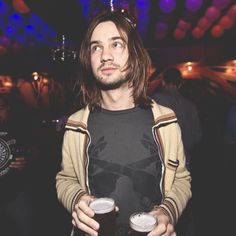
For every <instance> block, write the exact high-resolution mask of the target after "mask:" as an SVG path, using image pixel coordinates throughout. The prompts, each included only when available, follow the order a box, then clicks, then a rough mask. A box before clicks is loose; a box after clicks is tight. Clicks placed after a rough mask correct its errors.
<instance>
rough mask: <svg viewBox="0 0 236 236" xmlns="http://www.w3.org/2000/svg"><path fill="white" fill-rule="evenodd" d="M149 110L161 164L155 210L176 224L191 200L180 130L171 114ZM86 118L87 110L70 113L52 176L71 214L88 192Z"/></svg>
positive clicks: (155, 107)
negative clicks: (158, 202) (59, 159)
mask: <svg viewBox="0 0 236 236" xmlns="http://www.w3.org/2000/svg"><path fill="white" fill-rule="evenodd" d="M152 111H153V115H154V120H155V125H154V126H153V129H152V130H153V135H154V139H155V141H156V143H157V145H158V147H159V150H160V156H161V159H162V164H163V165H162V173H163V174H162V180H161V183H160V184H161V190H162V195H163V200H162V203H161V205H160V206H157V207H161V208H162V210H163V211H164V212H165V214H167V215H168V216H169V217H170V219H171V222H172V223H173V224H176V222H177V221H178V218H179V217H180V215H181V214H182V212H183V210H184V208H185V207H186V204H187V202H188V200H189V199H190V198H191V185H190V182H191V176H190V173H189V172H188V170H187V169H186V166H185V154H184V149H183V144H182V139H181V131H180V127H179V125H178V123H177V122H176V121H177V119H176V116H175V114H174V113H173V111H172V110H170V109H169V108H166V107H163V106H160V105H158V104H156V103H155V102H154V101H153V107H152ZM88 116H89V109H88V107H86V108H85V109H81V110H80V111H78V112H76V113H74V114H72V115H71V116H70V117H69V119H68V122H67V124H66V131H65V134H64V140H63V146H62V165H61V170H60V171H59V172H58V173H57V175H56V189H57V195H58V199H59V201H60V202H61V203H62V204H63V205H64V207H65V208H66V209H67V210H68V211H69V212H72V211H73V208H74V205H75V204H76V203H77V202H78V200H79V198H80V197H81V196H82V195H84V194H85V193H88V194H89V193H90V190H89V188H88V155H87V149H88V145H89V143H90V135H89V132H88V130H87V120H88ZM72 235H73V234H72Z"/></svg>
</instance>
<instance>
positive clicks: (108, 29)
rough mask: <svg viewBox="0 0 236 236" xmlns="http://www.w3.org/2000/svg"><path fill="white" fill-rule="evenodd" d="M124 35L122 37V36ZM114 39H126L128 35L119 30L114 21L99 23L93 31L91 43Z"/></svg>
mask: <svg viewBox="0 0 236 236" xmlns="http://www.w3.org/2000/svg"><path fill="white" fill-rule="evenodd" d="M121 34H122V35H121ZM114 37H121V38H124V37H126V34H125V33H124V32H123V31H121V33H120V32H119V30H118V29H117V27H116V25H115V24H114V23H113V22H112V21H105V22H101V23H99V24H98V25H97V26H96V27H95V28H94V30H93V33H92V36H91V41H97V40H98V41H103V40H106V39H112V38H114Z"/></svg>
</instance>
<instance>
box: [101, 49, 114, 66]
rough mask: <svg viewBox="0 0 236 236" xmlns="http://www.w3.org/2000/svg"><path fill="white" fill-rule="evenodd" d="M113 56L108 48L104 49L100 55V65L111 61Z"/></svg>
mask: <svg viewBox="0 0 236 236" xmlns="http://www.w3.org/2000/svg"><path fill="white" fill-rule="evenodd" d="M113 59H114V58H113V54H112V52H111V50H110V49H109V47H104V48H103V50H102V53H101V63H104V62H107V61H113Z"/></svg>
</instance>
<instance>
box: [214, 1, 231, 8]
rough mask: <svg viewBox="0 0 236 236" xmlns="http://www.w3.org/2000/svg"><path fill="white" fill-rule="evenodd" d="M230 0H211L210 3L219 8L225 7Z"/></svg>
mask: <svg viewBox="0 0 236 236" xmlns="http://www.w3.org/2000/svg"><path fill="white" fill-rule="evenodd" d="M230 2H231V1H230V0H213V1H212V5H213V6H216V7H218V8H220V9H223V8H225V7H227V6H228V5H229V4H230Z"/></svg>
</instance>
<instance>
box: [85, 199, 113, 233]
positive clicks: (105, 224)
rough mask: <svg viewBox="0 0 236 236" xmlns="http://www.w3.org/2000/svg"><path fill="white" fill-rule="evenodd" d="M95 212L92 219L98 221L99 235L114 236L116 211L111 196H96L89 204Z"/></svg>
mask: <svg viewBox="0 0 236 236" xmlns="http://www.w3.org/2000/svg"><path fill="white" fill-rule="evenodd" d="M89 206H90V207H91V208H92V209H93V211H94V212H95V215H94V219H95V220H96V221H97V222H98V223H99V225H100V227H99V230H98V235H99V236H115V232H116V213H115V201H114V200H113V199H112V198H97V199H95V200H94V201H92V202H91V203H90V205H89Z"/></svg>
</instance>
